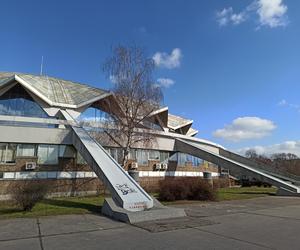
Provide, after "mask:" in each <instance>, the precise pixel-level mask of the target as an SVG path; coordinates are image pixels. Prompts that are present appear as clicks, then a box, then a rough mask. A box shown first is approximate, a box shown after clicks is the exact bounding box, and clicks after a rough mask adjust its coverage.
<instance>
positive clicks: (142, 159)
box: [136, 149, 148, 165]
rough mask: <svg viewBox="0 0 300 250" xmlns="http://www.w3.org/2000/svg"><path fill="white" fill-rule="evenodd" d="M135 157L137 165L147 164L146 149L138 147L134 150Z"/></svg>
mask: <svg viewBox="0 0 300 250" xmlns="http://www.w3.org/2000/svg"><path fill="white" fill-rule="evenodd" d="M136 158H137V162H138V164H139V165H148V151H147V150H142V149H138V150H137V151H136Z"/></svg>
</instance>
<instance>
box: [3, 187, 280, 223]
mask: <svg viewBox="0 0 300 250" xmlns="http://www.w3.org/2000/svg"><path fill="white" fill-rule="evenodd" d="M275 193H276V189H275V188H263V187H243V188H239V187H233V188H220V189H219V190H218V194H217V196H218V201H224V200H241V199H250V198H257V197H262V196H267V195H275ZM103 202H104V196H93V197H64V198H53V199H46V200H43V201H42V202H39V203H38V204H37V205H36V206H35V207H34V208H33V209H32V211H31V212H22V211H20V210H19V209H18V208H16V207H14V206H13V205H12V204H10V203H7V202H2V203H0V219H8V218H30V217H31V218H32V217H40V216H49V215H60V214H87V213H100V211H101V206H102V204H103ZM190 202H192V203H195V202H199V201H175V202H163V204H166V205H172V204H180V203H190Z"/></svg>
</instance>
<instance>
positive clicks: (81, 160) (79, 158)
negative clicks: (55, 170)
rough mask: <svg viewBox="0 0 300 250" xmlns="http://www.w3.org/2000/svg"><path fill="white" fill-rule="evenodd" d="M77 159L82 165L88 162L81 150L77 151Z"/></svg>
mask: <svg viewBox="0 0 300 250" xmlns="http://www.w3.org/2000/svg"><path fill="white" fill-rule="evenodd" d="M76 161H77V164H82V165H85V164H87V163H86V161H85V159H84V158H83V157H82V155H81V154H80V153H79V152H77V159H76Z"/></svg>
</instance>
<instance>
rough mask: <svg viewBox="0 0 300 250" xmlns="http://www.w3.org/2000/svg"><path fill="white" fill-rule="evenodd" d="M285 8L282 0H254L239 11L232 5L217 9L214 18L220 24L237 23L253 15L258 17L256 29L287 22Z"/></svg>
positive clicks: (284, 24) (278, 25)
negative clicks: (236, 11) (235, 10)
mask: <svg viewBox="0 0 300 250" xmlns="http://www.w3.org/2000/svg"><path fill="white" fill-rule="evenodd" d="M287 10H288V7H287V5H285V4H284V3H283V0H254V1H253V2H252V3H251V4H250V5H248V6H246V7H245V9H243V10H242V11H241V12H239V13H235V12H234V10H233V8H232V7H228V8H224V9H223V10H221V11H217V14H216V20H217V22H218V23H219V25H220V26H226V25H228V24H233V25H238V24H241V23H243V22H245V21H247V20H249V19H250V17H252V16H255V19H257V17H258V23H259V26H258V27H257V28H258V29H259V28H260V27H261V26H267V27H270V28H276V27H280V26H286V25H287V24H288V16H287Z"/></svg>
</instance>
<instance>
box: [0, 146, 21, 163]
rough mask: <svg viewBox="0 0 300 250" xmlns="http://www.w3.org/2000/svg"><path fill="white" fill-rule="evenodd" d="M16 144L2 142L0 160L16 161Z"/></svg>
mask: <svg viewBox="0 0 300 250" xmlns="http://www.w3.org/2000/svg"><path fill="white" fill-rule="evenodd" d="M16 148H17V146H16V144H11V143H0V162H1V163H14V162H15V161H16Z"/></svg>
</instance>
